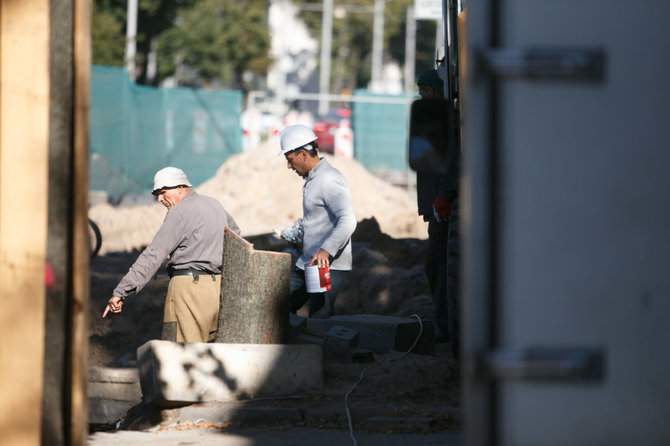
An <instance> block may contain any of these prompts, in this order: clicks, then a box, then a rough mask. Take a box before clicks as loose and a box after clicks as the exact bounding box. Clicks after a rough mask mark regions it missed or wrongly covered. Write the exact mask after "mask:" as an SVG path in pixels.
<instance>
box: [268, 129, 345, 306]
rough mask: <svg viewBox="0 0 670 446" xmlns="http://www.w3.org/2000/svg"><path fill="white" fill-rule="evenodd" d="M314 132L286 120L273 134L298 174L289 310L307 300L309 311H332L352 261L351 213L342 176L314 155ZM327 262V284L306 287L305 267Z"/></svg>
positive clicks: (291, 166) (315, 144)
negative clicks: (298, 216) (326, 287)
mask: <svg viewBox="0 0 670 446" xmlns="http://www.w3.org/2000/svg"><path fill="white" fill-rule="evenodd" d="M316 139H317V138H316V135H315V134H314V132H313V131H312V130H311V129H310V128H309V127H305V126H304V125H300V124H297V125H292V126H289V127H287V128H285V129H284V130H282V132H281V133H280V135H279V142H280V145H281V151H280V152H279V155H280V156H281V155H284V156H285V157H286V162H287V167H288V168H289V169H291V170H293V171H294V172H295V173H296V174H298V175H300V176H301V177H302V178H304V180H305V183H304V185H303V187H302V210H303V217H302V230H303V240H302V254H301V256H300V258H299V259H298V260H297V262H296V265H295V268H294V269H293V272H292V273H291V311H292V312H294V313H295V312H296V311H297V310H298V309H300V307H302V306H303V305H304V304H305V303H306V302H307V301H309V316H310V317H314V318H327V317H330V316H332V314H333V305H334V302H335V297H336V296H337V291H338V289H339V287H340V285H341V284H342V281H343V280H344V278H345V276H346V275H347V273H348V271H349V270H351V267H352V256H351V234H353V232H354V229H356V217H355V215H354V210H353V207H352V205H351V194H350V192H349V185H348V184H347V180H345V178H344V176H343V175H342V174H341V173H340V171H338V170H337V169H335V168H334V167H332V166H331V165H330V164H328V162H327V161H326V160H325V159H323V158H321V157H319V154H318V151H317V149H318V145H317V142H316ZM308 265H318V266H319V268H323V267H329V269H330V280H331V289H330V291H325V292H323V293H307V289H306V286H305V267H306V266H308Z"/></svg>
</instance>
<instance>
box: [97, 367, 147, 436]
mask: <svg viewBox="0 0 670 446" xmlns="http://www.w3.org/2000/svg"><path fill="white" fill-rule="evenodd" d="M140 402H142V390H141V388H140V381H139V376H138V373H137V369H135V368H132V369H120V368H107V367H91V368H90V369H89V373H88V407H89V415H88V418H89V423H91V424H98V425H109V424H114V423H115V422H116V421H117V420H118V419H119V418H122V417H124V416H125V415H126V412H127V411H128V409H130V408H131V407H133V406H135V405H137V404H139V403H140Z"/></svg>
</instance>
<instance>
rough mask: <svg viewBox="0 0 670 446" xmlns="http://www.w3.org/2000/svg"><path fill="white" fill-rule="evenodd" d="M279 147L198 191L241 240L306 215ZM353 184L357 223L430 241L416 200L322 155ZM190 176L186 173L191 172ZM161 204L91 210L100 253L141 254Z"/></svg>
mask: <svg viewBox="0 0 670 446" xmlns="http://www.w3.org/2000/svg"><path fill="white" fill-rule="evenodd" d="M277 153H278V144H277V143H276V142H267V143H265V144H263V145H261V146H260V147H258V148H257V149H255V150H250V151H246V152H243V153H239V154H236V155H233V156H231V157H230V158H229V159H228V160H227V161H226V162H225V163H224V164H222V165H221V166H220V167H219V169H218V171H217V173H216V175H215V176H214V177H212V178H210V179H209V180H207V181H206V182H204V183H203V184H201V185H199V186H198V187H196V190H197V191H198V192H199V193H201V194H203V195H209V196H211V197H214V198H216V199H217V200H219V201H220V202H221V203H222V204H223V206H224V207H225V208H226V210H227V211H228V212H230V214H231V215H232V216H233V218H235V221H236V222H237V223H238V225H239V226H240V228H241V230H242V235H244V236H250V235H255V234H264V233H270V232H272V231H273V229H274V228H276V227H279V228H284V227H287V226H289V225H291V224H292V223H293V222H294V221H295V220H296V219H298V218H300V217H301V216H302V184H303V180H302V179H301V178H300V177H298V176H297V175H296V174H295V173H293V172H291V171H289V170H288V169H287V168H286V161H285V159H284V157H279V156H277ZM324 156H325V157H326V158H327V159H328V162H329V163H331V164H332V165H333V166H334V167H336V168H337V169H339V170H340V171H341V172H342V174H343V175H344V176H345V178H346V179H347V181H348V182H349V186H350V189H351V196H352V203H353V207H354V212H355V214H356V219H357V220H358V221H361V220H363V219H367V218H371V217H374V218H375V220H376V221H377V222H378V224H379V226H380V229H381V231H383V232H384V233H386V234H388V235H389V236H390V237H394V238H419V239H422V238H426V237H427V227H426V223H424V222H423V220H422V219H421V217H420V216H419V215H417V212H416V197H415V196H414V195H413V194H412V193H410V192H409V191H408V190H407V189H403V188H400V187H397V186H394V185H392V184H390V183H388V182H386V181H384V180H382V179H380V178H378V177H376V176H374V175H373V174H371V173H370V172H369V171H367V170H366V169H365V168H364V167H363V166H362V165H361V164H359V163H358V162H357V161H355V160H347V159H342V158H335V157H332V156H330V155H324ZM187 173H188V172H187ZM165 212H166V211H165V208H164V207H163V206H162V205H160V204H157V203H154V204H151V205H137V206H132V207H113V206H111V205H109V204H104V203H103V204H97V205H95V206H93V207H91V209H90V210H89V217H90V218H91V219H92V220H93V221H95V222H96V223H97V224H98V226H99V228H100V232H101V233H102V240H103V241H102V248H101V250H100V254H105V253H107V252H131V251H135V250H141V249H142V248H144V247H145V246H147V245H148V244H149V243H150V242H151V239H152V237H153V236H154V234H155V233H156V231H157V230H158V228H159V227H160V225H161V223H162V222H163V218H164V217H165Z"/></svg>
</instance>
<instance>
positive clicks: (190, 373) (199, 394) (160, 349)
mask: <svg viewBox="0 0 670 446" xmlns="http://www.w3.org/2000/svg"><path fill="white" fill-rule="evenodd" d="M137 357H138V369H139V374H140V383H141V386H142V393H143V395H144V399H145V401H147V402H151V403H152V404H155V405H159V406H163V407H173V406H177V405H183V404H190V403H203V402H225V401H232V400H235V399H238V398H248V397H269V396H284V395H294V394H298V393H302V392H305V391H307V390H309V389H320V388H322V387H323V369H322V353H321V346H320V345H314V344H298V345H280V344H220V343H198V342H194V343H176V342H169V341H157V340H154V341H149V342H147V343H145V344H144V345H142V346H141V347H140V348H138V349H137Z"/></svg>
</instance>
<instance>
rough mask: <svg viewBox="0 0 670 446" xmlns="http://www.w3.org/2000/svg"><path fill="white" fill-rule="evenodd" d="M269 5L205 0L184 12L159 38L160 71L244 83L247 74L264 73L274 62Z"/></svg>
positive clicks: (181, 78) (183, 77) (256, 1)
mask: <svg viewBox="0 0 670 446" xmlns="http://www.w3.org/2000/svg"><path fill="white" fill-rule="evenodd" d="M267 8H268V5H267V1H265V0H200V1H199V2H198V3H197V5H196V7H195V8H191V9H188V10H184V11H181V12H180V14H178V16H177V20H176V21H175V26H173V27H172V28H171V29H169V30H168V31H167V32H165V33H164V34H163V35H162V36H161V39H160V43H159V48H160V49H159V59H160V60H161V61H163V62H162V64H161V65H160V73H161V75H162V76H165V75H167V74H169V73H176V77H177V79H178V80H179V81H181V82H186V83H188V82H189V79H190V78H192V77H193V75H197V77H198V78H200V79H203V80H205V81H207V82H222V83H225V84H232V85H233V86H236V87H245V82H244V74H245V72H247V71H248V72H252V73H257V74H265V73H266V72H267V69H268V67H269V65H270V63H271V59H270V58H269V56H268V54H269V51H270V35H269V31H268V24H267ZM180 65H181V66H182V67H184V68H186V69H181V70H180V68H179V66H180Z"/></svg>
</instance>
